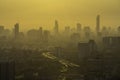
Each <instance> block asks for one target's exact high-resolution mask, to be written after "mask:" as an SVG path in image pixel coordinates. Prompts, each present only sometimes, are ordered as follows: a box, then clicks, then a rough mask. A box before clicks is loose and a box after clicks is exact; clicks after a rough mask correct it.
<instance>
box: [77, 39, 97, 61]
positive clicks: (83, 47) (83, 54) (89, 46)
mask: <svg viewBox="0 0 120 80" xmlns="http://www.w3.org/2000/svg"><path fill="white" fill-rule="evenodd" d="M78 51H79V57H80V58H81V59H84V58H87V57H88V56H91V55H93V53H94V52H95V51H97V45H96V43H95V41H94V40H90V41H89V42H88V43H79V44H78Z"/></svg>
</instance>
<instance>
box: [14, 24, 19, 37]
mask: <svg viewBox="0 0 120 80" xmlns="http://www.w3.org/2000/svg"><path fill="white" fill-rule="evenodd" d="M14 35H15V38H17V37H18V36H19V23H16V24H15V25H14Z"/></svg>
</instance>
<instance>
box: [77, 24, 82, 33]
mask: <svg viewBox="0 0 120 80" xmlns="http://www.w3.org/2000/svg"><path fill="white" fill-rule="evenodd" d="M77 32H81V24H80V23H77Z"/></svg>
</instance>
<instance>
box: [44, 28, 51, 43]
mask: <svg viewBox="0 0 120 80" xmlns="http://www.w3.org/2000/svg"><path fill="white" fill-rule="evenodd" d="M43 37H44V42H45V43H48V41H49V38H50V31H48V30H44V32H43Z"/></svg>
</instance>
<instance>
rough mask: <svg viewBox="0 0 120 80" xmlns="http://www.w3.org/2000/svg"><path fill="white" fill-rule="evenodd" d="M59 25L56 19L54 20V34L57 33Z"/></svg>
mask: <svg viewBox="0 0 120 80" xmlns="http://www.w3.org/2000/svg"><path fill="white" fill-rule="evenodd" d="M58 28H59V25H58V21H57V20H55V27H54V32H55V34H58V32H59V29H58Z"/></svg>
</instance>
